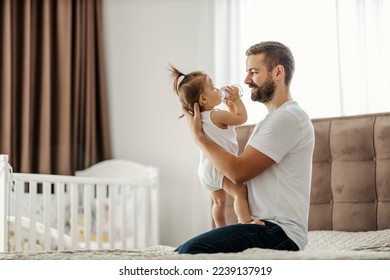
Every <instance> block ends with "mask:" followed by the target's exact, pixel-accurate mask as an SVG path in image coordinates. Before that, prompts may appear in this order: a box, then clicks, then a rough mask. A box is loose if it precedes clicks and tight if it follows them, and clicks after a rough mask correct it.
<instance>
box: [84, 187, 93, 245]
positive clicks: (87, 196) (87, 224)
mask: <svg viewBox="0 0 390 280" xmlns="http://www.w3.org/2000/svg"><path fill="white" fill-rule="evenodd" d="M92 191H93V185H91V184H85V185H84V241H85V248H91V238H92V226H91V223H92V216H91V215H92V214H91V213H92V212H91V206H92V201H91V200H92Z"/></svg>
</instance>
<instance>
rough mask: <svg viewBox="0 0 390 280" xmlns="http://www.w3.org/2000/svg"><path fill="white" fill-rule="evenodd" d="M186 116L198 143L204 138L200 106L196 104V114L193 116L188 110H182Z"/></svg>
mask: <svg viewBox="0 0 390 280" xmlns="http://www.w3.org/2000/svg"><path fill="white" fill-rule="evenodd" d="M182 111H183V114H184V116H185V117H186V119H187V123H188V127H189V128H190V130H191V133H192V136H193V138H194V140H195V141H196V142H198V141H199V140H200V139H201V138H202V137H204V134H203V131H202V120H201V118H200V110H199V104H198V103H195V104H194V114H191V113H190V112H188V111H187V110H186V109H184V108H183V109H182Z"/></svg>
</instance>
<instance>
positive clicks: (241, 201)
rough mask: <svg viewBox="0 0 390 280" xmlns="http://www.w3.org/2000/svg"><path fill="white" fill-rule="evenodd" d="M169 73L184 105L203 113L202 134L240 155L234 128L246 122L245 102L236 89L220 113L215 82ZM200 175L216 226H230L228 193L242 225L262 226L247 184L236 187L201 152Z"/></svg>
mask: <svg viewBox="0 0 390 280" xmlns="http://www.w3.org/2000/svg"><path fill="white" fill-rule="evenodd" d="M169 70H170V71H171V76H172V78H173V89H174V91H175V93H176V94H177V96H178V97H179V100H180V102H181V104H182V106H183V108H184V109H185V110H187V111H189V112H191V113H193V112H194V104H195V103H198V104H199V108H200V111H201V118H202V124H203V131H204V133H205V134H206V136H207V137H209V138H210V139H211V140H212V141H214V142H215V143H217V144H218V145H219V146H221V147H222V148H224V149H225V150H227V151H229V152H231V153H233V154H235V155H237V153H238V144H237V138H236V132H235V128H234V126H237V125H241V124H243V123H245V122H246V120H247V113H246V108H245V106H244V103H243V102H242V100H241V98H240V96H239V89H238V88H237V87H229V86H228V87H227V89H226V91H227V92H228V93H229V97H228V98H226V99H223V102H224V103H225V104H226V105H227V108H228V110H218V109H216V108H215V107H216V106H218V105H219V104H221V102H222V100H221V94H220V91H219V90H218V89H217V88H215V87H214V84H213V81H212V79H211V78H210V77H209V76H208V75H207V74H205V73H203V72H199V71H195V72H191V73H189V74H183V73H182V72H180V71H179V70H178V69H176V68H175V67H174V66H172V65H170V68H169ZM198 175H199V179H200V182H201V184H202V186H203V187H205V188H206V189H208V190H210V191H211V197H212V200H213V207H212V216H213V220H214V223H215V225H216V227H221V226H225V225H227V221H226V216H225V206H226V193H228V194H229V195H231V196H232V197H233V198H234V211H235V213H236V215H237V217H238V220H239V222H240V223H242V224H263V223H262V222H261V221H254V220H253V219H252V217H251V215H250V210H249V204H248V197H247V196H248V195H247V188H246V185H245V184H234V183H233V182H232V181H230V180H229V179H228V178H226V177H224V175H223V174H221V173H220V172H219V171H218V170H216V169H215V168H214V167H213V166H212V165H211V163H210V162H209V161H208V159H207V158H206V156H205V155H204V154H203V152H202V151H200V162H199V167H198Z"/></svg>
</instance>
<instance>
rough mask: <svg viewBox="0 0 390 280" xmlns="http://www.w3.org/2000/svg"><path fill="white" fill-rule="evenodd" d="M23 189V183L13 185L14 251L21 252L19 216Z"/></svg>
mask: <svg viewBox="0 0 390 280" xmlns="http://www.w3.org/2000/svg"><path fill="white" fill-rule="evenodd" d="M23 188H24V182H22V181H17V182H16V184H15V224H14V227H15V228H14V230H15V250H16V251H21V249H22V246H21V245H22V236H21V231H22V230H21V218H22V217H21V216H22V203H20V202H21V201H22V191H23Z"/></svg>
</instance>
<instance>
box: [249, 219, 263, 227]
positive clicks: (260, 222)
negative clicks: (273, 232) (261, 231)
mask: <svg viewBox="0 0 390 280" xmlns="http://www.w3.org/2000/svg"><path fill="white" fill-rule="evenodd" d="M247 224H250V225H261V226H263V225H265V224H264V222H263V221H262V220H252V221H249V222H248V223H247Z"/></svg>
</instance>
